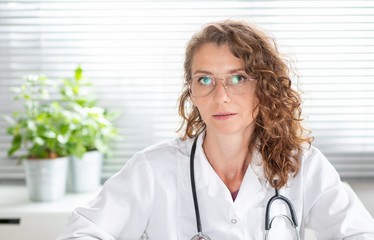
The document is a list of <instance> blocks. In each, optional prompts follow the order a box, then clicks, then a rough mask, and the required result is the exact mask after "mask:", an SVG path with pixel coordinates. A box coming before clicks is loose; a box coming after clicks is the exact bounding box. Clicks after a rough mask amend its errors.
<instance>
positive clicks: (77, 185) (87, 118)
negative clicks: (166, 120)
mask: <svg viewBox="0 0 374 240" xmlns="http://www.w3.org/2000/svg"><path fill="white" fill-rule="evenodd" d="M82 73H83V70H82V68H81V67H78V68H77V69H76V70H75V74H74V77H73V78H67V79H64V81H63V84H62V85H61V86H60V93H61V96H62V99H61V100H62V101H61V102H62V103H63V104H64V106H65V107H66V108H67V109H69V110H70V111H71V112H73V120H72V122H71V129H72V132H71V134H70V138H69V140H68V141H67V151H68V153H69V154H70V167H69V171H68V180H67V181H68V184H67V187H68V191H71V192H88V191H92V190H95V189H97V188H98V187H99V186H100V184H101V168H102V159H103V155H108V154H110V147H109V146H110V143H111V141H112V140H113V139H114V138H115V137H116V135H117V130H116V128H115V127H114V126H113V124H112V121H113V120H114V119H115V118H116V117H117V116H118V113H117V112H115V113H109V112H108V111H106V110H105V109H104V108H101V107H98V106H96V105H97V104H96V101H95V98H94V97H93V95H92V93H91V91H90V90H91V88H90V87H91V83H90V82H88V80H87V79H85V78H83V74H82Z"/></svg>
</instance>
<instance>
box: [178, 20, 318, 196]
mask: <svg viewBox="0 0 374 240" xmlns="http://www.w3.org/2000/svg"><path fill="white" fill-rule="evenodd" d="M207 43H216V44H217V45H218V46H220V45H222V44H227V45H228V46H229V47H230V50H231V52H232V53H233V55H235V56H236V57H238V58H241V59H243V60H244V64H245V66H244V68H245V71H246V72H247V73H249V74H251V75H254V76H255V77H256V90H255V94H256V96H257V98H258V100H259V105H258V106H257V108H258V115H257V118H256V127H255V130H254V134H253V137H252V139H251V140H250V146H248V147H249V148H250V149H252V150H253V147H254V146H255V147H257V148H258V150H259V152H260V153H261V155H262V158H263V167H264V174H265V176H266V178H267V179H268V181H269V183H270V184H271V185H272V186H273V187H274V188H278V189H279V188H281V187H282V186H284V185H285V184H286V183H287V181H288V178H289V177H290V174H293V175H294V176H295V175H296V174H297V173H298V171H299V169H300V165H301V145H302V144H303V143H308V144H309V146H310V144H311V142H312V140H313V138H312V137H308V136H306V135H305V134H304V133H305V132H309V131H306V129H304V128H303V126H302V125H301V122H302V118H301V107H300V105H301V97H300V95H299V93H298V92H297V91H295V90H294V89H293V88H292V87H291V79H290V77H289V74H290V69H289V67H288V66H287V64H286V61H285V60H283V59H282V58H281V55H280V53H279V52H278V50H277V47H276V44H275V41H274V40H273V39H272V38H269V37H268V36H266V35H265V34H264V33H263V32H262V31H260V30H258V29H257V28H255V27H254V26H251V25H250V24H248V23H246V22H243V21H232V20H226V21H222V22H216V23H211V24H208V25H206V26H205V27H204V28H203V29H202V30H201V31H200V32H198V33H196V34H195V35H194V36H193V37H192V38H191V40H190V41H189V43H188V45H187V48H186V54H185V62H184V77H185V81H186V82H185V86H184V89H183V92H182V94H181V96H180V98H179V115H180V116H181V117H182V118H183V122H182V125H181V127H180V128H179V130H178V131H181V132H183V136H182V139H187V138H192V137H195V136H196V135H197V134H199V133H200V132H202V131H203V130H204V129H205V123H204V122H203V121H202V118H201V116H200V113H199V111H198V109H197V108H196V107H194V106H192V108H191V107H189V106H188V104H190V103H191V99H190V93H189V88H188V85H189V82H190V81H191V66H192V58H193V56H194V53H195V52H196V50H197V49H199V48H200V47H201V46H202V45H204V44H207ZM185 125H186V126H185ZM182 129H183V130H182ZM254 143H256V144H254Z"/></svg>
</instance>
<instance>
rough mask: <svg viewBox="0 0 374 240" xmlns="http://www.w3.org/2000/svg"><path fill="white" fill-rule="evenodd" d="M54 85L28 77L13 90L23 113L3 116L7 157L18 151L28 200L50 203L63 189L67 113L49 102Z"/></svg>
mask: <svg viewBox="0 0 374 240" xmlns="http://www.w3.org/2000/svg"><path fill="white" fill-rule="evenodd" d="M53 87H55V85H54V84H53V83H52V82H51V81H49V80H48V79H47V78H45V77H43V76H37V75H29V76H27V77H26V78H25V79H24V81H23V83H22V85H21V86H20V87H17V88H14V89H13V90H14V91H15V92H16V93H17V95H16V97H15V99H16V100H19V101H23V110H22V111H17V112H14V113H13V114H12V116H7V117H6V120H7V121H8V122H9V123H10V125H11V126H10V127H8V128H7V133H8V134H10V135H11V136H12V138H13V139H12V143H11V146H10V148H9V150H8V155H9V156H13V155H14V154H15V153H16V152H18V151H21V152H22V154H21V156H20V157H19V158H20V159H25V161H23V163H24V166H25V176H26V184H27V186H28V191H29V195H30V199H31V200H34V201H53V200H57V199H59V198H62V197H63V196H64V194H65V189H66V187H65V186H66V176H67V167H68V158H67V156H68V151H67V150H68V149H67V146H66V143H67V142H68V140H69V139H70V137H71V136H70V134H71V128H70V119H71V116H72V114H71V112H69V111H67V110H66V109H64V108H63V107H62V106H61V105H60V103H59V102H58V101H55V100H51V99H50V94H49V92H50V90H51V89H53Z"/></svg>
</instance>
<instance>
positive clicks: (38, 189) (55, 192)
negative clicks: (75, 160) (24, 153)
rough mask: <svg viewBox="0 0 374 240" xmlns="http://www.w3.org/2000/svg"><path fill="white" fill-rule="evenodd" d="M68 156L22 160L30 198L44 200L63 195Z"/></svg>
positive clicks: (54, 198) (51, 199) (52, 199)
mask: <svg viewBox="0 0 374 240" xmlns="http://www.w3.org/2000/svg"><path fill="white" fill-rule="evenodd" d="M68 164H69V158H67V157H64V158H56V159H32V160H30V159H27V160H25V161H24V166H25V175H26V185H27V188H28V191H29V196H30V200H32V201H38V202H45V201H54V200H58V199H60V198H62V197H64V195H65V192H66V177H67V170H68Z"/></svg>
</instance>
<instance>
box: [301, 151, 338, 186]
mask: <svg viewBox="0 0 374 240" xmlns="http://www.w3.org/2000/svg"><path fill="white" fill-rule="evenodd" d="M301 171H302V175H303V176H304V179H306V180H310V181H311V182H319V181H331V182H338V181H340V176H339V174H338V172H337V171H336V169H335V168H334V166H333V165H332V164H331V163H330V161H329V160H328V159H327V158H326V156H325V155H324V154H323V153H322V152H321V151H320V150H319V149H318V148H317V147H315V146H303V149H302V166H301Z"/></svg>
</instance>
